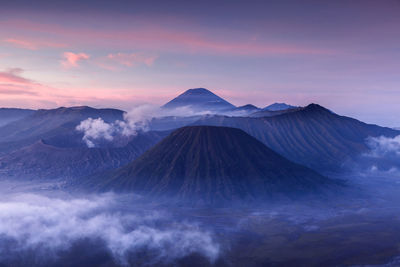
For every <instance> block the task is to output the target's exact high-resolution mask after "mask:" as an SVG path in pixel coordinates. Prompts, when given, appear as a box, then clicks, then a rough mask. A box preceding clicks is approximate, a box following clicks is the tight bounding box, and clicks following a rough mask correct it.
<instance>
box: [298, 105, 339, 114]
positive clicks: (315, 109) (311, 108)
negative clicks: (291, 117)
mask: <svg viewBox="0 0 400 267" xmlns="http://www.w3.org/2000/svg"><path fill="white" fill-rule="evenodd" d="M303 110H304V111H308V112H329V113H332V111H330V110H329V109H327V108H324V107H323V106H321V105H319V104H315V103H311V104H309V105H307V106H306V107H304V109H303Z"/></svg>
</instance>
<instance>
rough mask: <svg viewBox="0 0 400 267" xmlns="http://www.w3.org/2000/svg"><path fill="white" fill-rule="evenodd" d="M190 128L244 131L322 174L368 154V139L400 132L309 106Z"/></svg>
mask: <svg viewBox="0 0 400 267" xmlns="http://www.w3.org/2000/svg"><path fill="white" fill-rule="evenodd" d="M193 125H211V126H225V127H234V128H239V129H242V130H244V131H245V132H246V133H248V134H250V135H251V136H253V137H255V138H257V139H258V140H260V141H261V142H263V143H264V144H265V145H267V146H268V147H269V148H271V149H273V150H274V151H276V152H277V153H279V154H281V155H283V156H284V157H286V158H288V159H289V160H291V161H293V162H296V163H299V164H302V165H304V166H307V167H310V168H312V169H315V170H318V171H322V172H337V171H341V167H342V164H343V163H344V162H346V161H349V160H353V159H354V158H356V157H358V155H360V154H361V153H364V152H367V151H369V147H368V146H367V145H366V143H365V139H366V138H368V137H369V136H372V137H374V136H381V135H383V136H387V137H394V136H396V135H399V134H400V132H399V131H396V130H393V129H390V128H385V127H379V126H377V125H370V124H366V123H363V122H360V121H358V120H356V119H352V118H348V117H344V116H339V115H337V114H335V113H332V112H331V111H329V110H328V109H326V108H324V107H322V106H320V105H317V104H310V105H308V106H307V107H304V108H300V109H298V110H296V111H294V112H287V113H285V114H281V115H277V116H272V117H261V118H251V117H236V118H235V117H228V116H219V115H214V116H207V117H203V118H202V119H200V120H198V121H197V122H195V123H194V124H193Z"/></svg>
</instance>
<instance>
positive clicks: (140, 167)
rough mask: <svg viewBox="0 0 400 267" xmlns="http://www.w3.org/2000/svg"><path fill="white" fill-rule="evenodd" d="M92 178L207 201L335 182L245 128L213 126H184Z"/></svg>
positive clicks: (116, 187) (112, 186)
mask: <svg viewBox="0 0 400 267" xmlns="http://www.w3.org/2000/svg"><path fill="white" fill-rule="evenodd" d="M92 182H95V183H96V184H95V186H96V187H97V188H99V189H100V190H102V191H108V190H113V191H125V192H136V193H140V194H144V195H147V194H148V195H151V196H153V197H165V196H168V197H172V198H176V199H179V200H189V201H195V202H201V203H215V202H220V201H226V200H228V201H233V200H243V199H266V198H269V197H271V196H273V195H274V194H284V195H290V196H292V195H296V194H301V193H306V192H312V191H318V190H319V189H320V188H322V187H326V186H330V185H334V184H335V182H334V181H333V180H331V179H329V178H326V177H323V176H321V175H319V174H318V173H316V172H314V171H312V170H311V169H308V168H306V167H303V166H301V165H298V164H295V163H293V162H291V161H289V160H287V159H285V158H283V157H282V156H280V155H278V154H277V153H275V152H274V151H272V150H271V149H269V148H268V147H266V146H265V145H264V144H262V143H261V142H259V141H258V140H256V139H255V138H253V137H251V136H250V135H248V134H246V133H245V132H244V131H242V130H239V129H235V128H228V127H213V126H192V127H184V128H180V129H178V130H176V131H174V132H173V133H172V134H170V135H169V136H168V137H166V138H165V139H163V140H162V141H161V142H160V143H158V144H157V145H155V146H154V147H153V148H151V149H150V150H148V151H147V152H145V153H144V154H143V155H142V156H140V157H139V158H138V159H136V160H135V161H133V162H132V163H130V164H128V165H126V166H124V167H122V168H120V169H117V170H116V171H113V172H111V173H107V174H105V175H103V176H99V177H97V178H96V180H95V181H92ZM92 185H93V184H92Z"/></svg>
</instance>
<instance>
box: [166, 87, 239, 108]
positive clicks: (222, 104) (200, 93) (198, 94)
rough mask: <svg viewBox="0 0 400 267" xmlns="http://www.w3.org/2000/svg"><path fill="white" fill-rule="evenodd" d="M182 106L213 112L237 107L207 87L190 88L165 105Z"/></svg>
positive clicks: (170, 106) (168, 106)
mask: <svg viewBox="0 0 400 267" xmlns="http://www.w3.org/2000/svg"><path fill="white" fill-rule="evenodd" d="M182 107H190V108H192V109H194V110H195V111H212V112H216V111H225V110H230V109H233V108H235V106H234V105H232V104H231V103H229V102H228V101H226V100H225V99H223V98H221V97H219V96H217V95H216V94H214V93H213V92H211V91H209V90H207V89H205V88H194V89H189V90H187V91H185V92H184V93H183V94H180V95H179V96H177V97H176V98H174V99H172V100H171V101H169V102H168V103H166V104H165V105H164V106H163V108H168V109H176V108H182Z"/></svg>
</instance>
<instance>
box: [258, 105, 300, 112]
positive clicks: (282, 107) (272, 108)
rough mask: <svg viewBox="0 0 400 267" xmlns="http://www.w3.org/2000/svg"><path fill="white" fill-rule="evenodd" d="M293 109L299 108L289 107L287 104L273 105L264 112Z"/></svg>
mask: <svg viewBox="0 0 400 267" xmlns="http://www.w3.org/2000/svg"><path fill="white" fill-rule="evenodd" d="M292 108H297V107H295V106H291V105H288V104H286V103H273V104H271V105H269V106H267V107H265V108H263V109H262V110H264V111H265V110H268V111H280V110H285V109H292Z"/></svg>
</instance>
